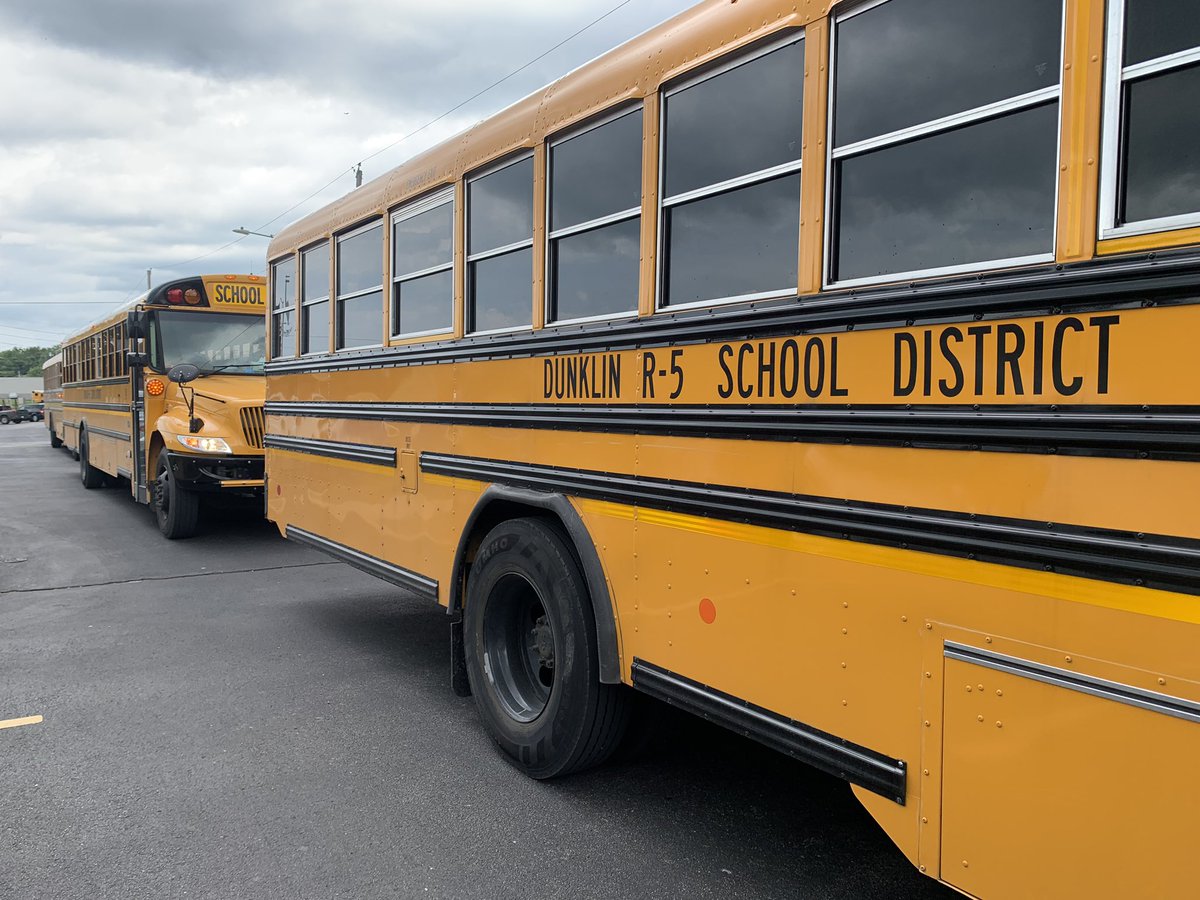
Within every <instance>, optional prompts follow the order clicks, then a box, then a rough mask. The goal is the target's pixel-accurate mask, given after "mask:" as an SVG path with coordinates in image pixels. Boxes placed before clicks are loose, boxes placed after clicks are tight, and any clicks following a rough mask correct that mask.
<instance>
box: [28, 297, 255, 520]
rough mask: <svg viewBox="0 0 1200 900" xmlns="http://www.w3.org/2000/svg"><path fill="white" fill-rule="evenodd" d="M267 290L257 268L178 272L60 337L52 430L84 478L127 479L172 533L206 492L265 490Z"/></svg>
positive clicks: (191, 516) (92, 483)
mask: <svg viewBox="0 0 1200 900" xmlns="http://www.w3.org/2000/svg"><path fill="white" fill-rule="evenodd" d="M266 292H267V286H266V279H265V278H263V277H262V276H259V275H197V276H193V277H188V278H181V279H177V280H173V281H169V282H166V283H163V284H160V285H157V286H156V287H154V288H153V289H151V290H150V291H148V292H147V293H145V294H143V295H142V296H140V297H138V298H137V299H135V300H133V301H132V302H130V303H128V304H126V305H125V306H123V307H121V308H120V309H118V310H117V311H115V312H113V313H111V314H110V315H108V316H106V317H105V318H103V319H101V320H100V321H98V322H95V323H93V324H92V325H89V326H88V327H87V328H85V329H83V330H82V331H81V332H79V333H78V334H76V335H74V336H72V337H71V338H69V339H68V340H66V341H65V342H64V343H63V353H62V356H63V362H62V369H63V375H62V379H63V391H62V396H63V401H62V409H63V416H62V420H63V421H62V431H61V432H58V433H56V432H54V431H52V432H51V434H52V435H56V436H57V437H61V439H62V440H63V441H64V442H65V443H66V445H67V447H68V448H69V449H70V450H71V451H72V453H73V454H75V456H76V458H77V459H78V460H79V476H80V480H81V481H82V482H83V486H84V487H85V488H97V487H101V486H102V485H105V484H109V483H112V482H113V481H114V480H119V481H120V482H121V483H128V485H129V491H130V493H131V494H132V496H133V498H134V499H135V500H136V501H137V502H139V503H146V504H149V505H150V506H151V507H152V508H153V509H154V512H155V515H156V517H157V520H158V527H159V530H160V531H161V532H162V533H163V535H164V536H166V537H168V538H171V539H175V538H186V537H191V536H192V535H193V534H194V533H195V531H196V528H197V526H198V523H199V521H200V511H201V499H202V497H203V496H204V495H205V494H215V493H220V494H225V495H228V496H233V497H239V496H241V497H245V498H246V499H251V498H254V497H257V498H261V496H262V486H263V449H262V436H263V391H264V378H263V362H264V360H265V352H266V333H265V328H264V323H263V316H264V313H265V310H266V308H267V304H266ZM47 421H49V416H47ZM53 441H54V438H53V437H52V438H51V443H53Z"/></svg>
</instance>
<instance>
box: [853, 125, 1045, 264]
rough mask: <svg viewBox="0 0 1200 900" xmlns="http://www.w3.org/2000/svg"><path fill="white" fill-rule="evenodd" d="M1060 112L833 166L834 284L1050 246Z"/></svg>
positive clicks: (966, 129)
mask: <svg viewBox="0 0 1200 900" xmlns="http://www.w3.org/2000/svg"><path fill="white" fill-rule="evenodd" d="M1057 124H1058V106H1057V104H1048V105H1044V106H1039V107H1035V108H1033V109H1028V110H1023V111H1021V112H1018V113H1013V114H1011V115H1008V116H1003V117H1001V118H997V119H990V120H986V121H983V122H979V123H976V124H973V125H969V126H966V127H963V128H959V129H956V130H954V131H947V132H941V133H938V134H934V135H931V136H929V137H925V138H920V139H917V140H914V141H910V142H908V143H903V144H894V145H891V146H888V147H884V148H883V149H880V150H875V151H873V152H870V153H865V154H863V155H861V156H855V157H851V158H848V159H844V160H840V161H837V162H836V164H835V177H837V179H838V189H839V194H838V196H839V197H840V205H839V208H838V210H837V214H838V221H837V228H836V233H837V236H838V239H837V247H836V249H837V257H836V268H835V273H834V277H835V278H836V279H850V278H859V277H867V276H873V275H882V274H887V273H893V272H908V271H914V270H921V269H930V268H938V267H942V266H950V265H955V264H962V263H973V262H983V261H987V260H998V259H1007V258H1012V257H1019V256H1028V255H1032V254H1037V253H1048V252H1050V251H1051V250H1052V249H1053V246H1054V243H1053V228H1054V188H1055V171H1056V165H1055V160H1056V154H1057V135H1058V130H1057Z"/></svg>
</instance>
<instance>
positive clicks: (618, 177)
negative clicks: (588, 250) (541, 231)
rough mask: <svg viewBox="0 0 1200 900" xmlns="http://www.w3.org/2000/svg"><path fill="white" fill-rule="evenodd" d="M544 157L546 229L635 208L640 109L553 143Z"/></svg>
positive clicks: (639, 161)
mask: <svg viewBox="0 0 1200 900" xmlns="http://www.w3.org/2000/svg"><path fill="white" fill-rule="evenodd" d="M550 153H551V164H550V228H551V230H557V229H559V228H566V227H568V226H570V225H578V224H580V223H581V222H589V221H591V220H592V219H599V218H601V217H603V216H609V215H612V214H613V213H618V212H622V211H623V210H626V209H633V208H634V207H637V206H640V205H641V203H642V112H641V110H637V111H636V112H630V113H626V114H625V115H623V116H621V117H620V118H619V119H614V120H613V121H611V122H606V123H605V124H603V125H600V126H598V127H596V128H593V129H591V130H590V131H585V132H584V133H583V134H580V135H576V136H575V137H573V138H570V139H568V140H566V141H563V142H562V143H561V144H555V145H554V146H553V147H552V148H551V150H550Z"/></svg>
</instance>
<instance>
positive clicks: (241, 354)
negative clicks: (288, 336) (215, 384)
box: [152, 310, 266, 375]
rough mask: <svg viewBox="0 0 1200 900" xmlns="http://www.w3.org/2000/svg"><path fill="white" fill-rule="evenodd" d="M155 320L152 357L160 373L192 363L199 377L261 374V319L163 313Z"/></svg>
mask: <svg viewBox="0 0 1200 900" xmlns="http://www.w3.org/2000/svg"><path fill="white" fill-rule="evenodd" d="M156 319H157V323H158V327H157V328H156V329H154V337H155V338H156V340H155V344H156V346H155V347H154V348H153V349H152V353H153V359H154V361H155V364H156V368H158V369H159V370H160V371H163V372H166V371H168V370H169V369H171V368H172V367H173V366H177V365H179V364H180V363H191V364H192V365H194V366H197V367H199V369H200V374H202V375H212V374H213V373H215V372H223V373H227V374H230V375H262V374H263V363H264V362H265V361H266V326H265V324H264V322H263V319H262V318H261V317H259V316H247V315H240V314H237V313H189V312H173V311H166V310H164V311H161V312H159V313H158V315H157V317H156Z"/></svg>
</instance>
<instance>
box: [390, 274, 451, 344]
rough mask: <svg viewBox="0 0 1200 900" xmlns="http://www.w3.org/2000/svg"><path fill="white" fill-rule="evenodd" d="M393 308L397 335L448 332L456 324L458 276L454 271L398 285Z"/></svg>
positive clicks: (395, 290)
mask: <svg viewBox="0 0 1200 900" xmlns="http://www.w3.org/2000/svg"><path fill="white" fill-rule="evenodd" d="M393 299H394V301H395V302H394V303H393V305H392V310H393V315H394V316H395V321H394V322H393V323H392V330H393V331H394V332H395V333H396V334H413V333H415V332H420V331H447V330H449V329H450V327H451V326H452V325H453V324H454V319H453V312H454V273H453V272H452V271H451V270H450V269H446V270H445V271H443V272H435V273H434V274H432V275H422V276H421V277H420V278H411V279H409V280H408V281H402V282H400V283H398V284H396V285H395V288H394V291H393Z"/></svg>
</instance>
